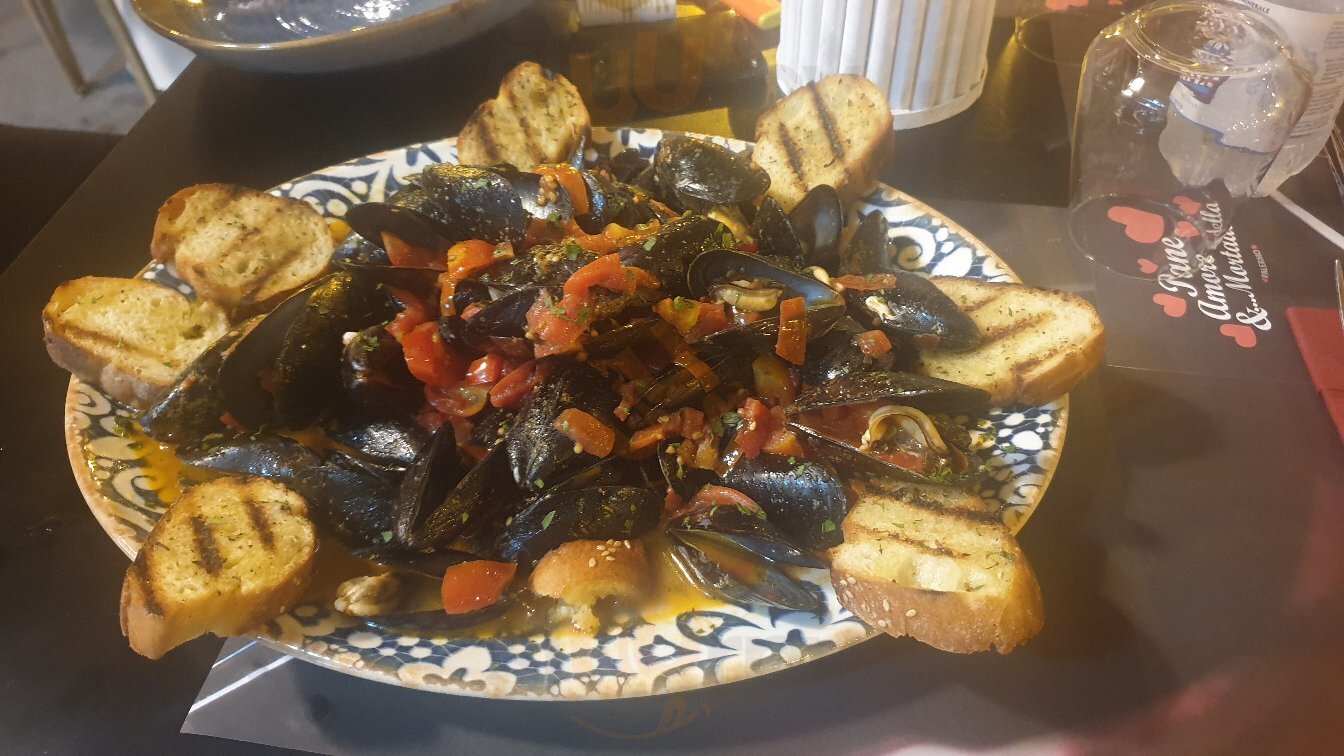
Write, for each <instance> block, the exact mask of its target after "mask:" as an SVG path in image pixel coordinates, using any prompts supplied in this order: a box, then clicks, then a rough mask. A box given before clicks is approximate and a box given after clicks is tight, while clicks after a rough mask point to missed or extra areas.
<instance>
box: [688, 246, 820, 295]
mask: <svg viewBox="0 0 1344 756" xmlns="http://www.w3.org/2000/svg"><path fill="white" fill-rule="evenodd" d="M742 279H745V280H753V279H759V280H763V281H773V282H775V283H778V284H780V285H781V286H783V287H784V289H785V292H786V294H785V297H802V298H803V299H804V300H806V302H807V306H808V307H809V308H813V307H822V306H826V305H843V302H842V301H841V299H840V295H839V294H836V293H835V290H834V289H832V288H831V287H829V286H827V285H826V284H824V283H822V282H821V281H818V280H817V279H815V278H813V277H811V276H809V275H806V274H803V273H795V272H793V271H790V270H786V269H785V268H783V267H781V266H780V265H778V264H776V263H773V262H771V261H770V260H767V259H765V258H764V257H762V256H760V255H749V254H747V253H745V252H734V251H732V250H727V249H715V250H710V251H708V252H705V253H704V254H701V255H699V256H698V257H696V258H695V259H694V260H692V261H691V264H690V266H689V267H688V268H687V270H686V285H687V286H688V287H689V288H690V291H691V294H692V295H693V296H695V297H696V298H697V299H699V298H701V297H706V296H708V295H709V293H710V289H712V288H713V287H714V285H715V284H720V283H725V282H728V281H735V280H742Z"/></svg>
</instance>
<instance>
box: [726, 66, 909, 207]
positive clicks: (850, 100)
mask: <svg viewBox="0 0 1344 756" xmlns="http://www.w3.org/2000/svg"><path fill="white" fill-rule="evenodd" d="M894 152H895V133H894V132H893V131H892V117H891V106H890V105H889V104H888V103H887V98H886V96H885V95H883V94H882V91H881V90H880V89H878V88H877V86H876V85H875V84H873V83H872V82H871V81H869V80H868V79H865V78H863V77H862V76H854V75H851V74H838V75H834V76H827V77H826V78H824V79H822V80H821V81H818V82H814V83H811V84H807V85H806V86H803V87H800V88H799V89H798V90H796V91H794V92H793V93H791V94H790V95H789V96H788V97H785V98H784V99H782V100H780V101H779V102H776V103H775V104H774V105H773V106H772V107H771V108H770V109H769V110H767V111H766V112H765V113H764V114H763V115H761V117H760V118H759V119H758V120H757V121H756V149H755V151H754V152H753V153H752V157H753V159H754V160H755V161H756V163H757V164H758V165H760V166H761V167H762V168H764V169H765V170H766V172H767V173H769V174H770V196H772V197H774V198H775V199H776V200H777V201H778V202H779V204H780V205H782V206H783V207H784V209H785V210H792V209H793V207H794V206H795V205H797V204H798V202H799V200H801V199H802V198H803V195H804V194H806V193H807V191H808V189H811V188H812V187H814V186H817V185H818V184H830V185H831V186H833V187H835V190H836V191H837V192H839V194H840V198H841V200H842V201H844V202H845V203H846V204H848V203H849V202H851V201H853V200H854V199H855V198H857V197H859V196H862V195H863V194H864V193H865V192H867V191H868V190H869V189H870V187H871V186H872V184H873V182H874V181H875V180H876V177H877V174H878V172H879V171H880V170H881V169H882V166H883V165H884V164H886V162H887V161H888V160H890V159H891V157H892V155H893V154H894Z"/></svg>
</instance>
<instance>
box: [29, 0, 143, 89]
mask: <svg viewBox="0 0 1344 756" xmlns="http://www.w3.org/2000/svg"><path fill="white" fill-rule="evenodd" d="M24 1H25V2H28V0H24ZM47 1H49V0H47ZM97 2H98V10H99V11H101V12H102V14H103V22H104V23H106V24H107V28H108V30H109V31H111V32H112V38H113V39H115V40H116V41H117V47H118V48H119V49H120V50H121V56H122V57H123V58H125V59H126V67H127V68H128V69H130V71H131V76H132V78H134V79H135V85H136V86H137V87H139V88H140V94H142V95H144V98H145V102H146V103H147V104H149V105H153V104H154V101H155V100H156V99H158V97H159V91H158V90H157V89H155V88H154V80H153V79H150V78H149V69H147V68H145V60H144V58H141V57H140V51H139V50H138V49H136V46H135V42H134V41H133V40H132V39H131V31H130V30H129V29H127V28H126V20H125V19H123V18H122V17H121V13H119V12H117V6H116V5H114V4H113V2H112V0H97Z"/></svg>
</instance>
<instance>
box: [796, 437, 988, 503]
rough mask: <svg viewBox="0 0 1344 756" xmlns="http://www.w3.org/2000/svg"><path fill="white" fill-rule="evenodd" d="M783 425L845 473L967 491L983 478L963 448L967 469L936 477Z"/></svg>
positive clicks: (979, 469) (978, 467)
mask: <svg viewBox="0 0 1344 756" xmlns="http://www.w3.org/2000/svg"><path fill="white" fill-rule="evenodd" d="M785 424H786V425H787V426H788V427H789V428H790V429H791V430H793V432H794V433H795V434H796V435H797V436H798V440H799V441H801V442H802V443H803V445H804V446H806V447H807V448H809V449H811V450H812V451H813V452H814V453H815V454H817V455H818V456H820V457H821V458H822V459H824V460H826V461H827V462H829V463H830V464H831V465H833V466H834V467H835V468H836V469H837V470H844V471H845V472H847V473H848V472H860V473H866V474H869V475H877V476H882V477H887V478H896V479H898V480H908V481H912V482H915V483H927V484H930V485H941V486H954V487H958V488H969V487H970V486H972V485H973V484H975V483H977V482H978V481H980V480H981V479H982V478H984V476H985V471H984V470H983V469H981V468H980V466H979V460H978V459H977V458H976V457H975V456H974V455H973V454H970V453H969V452H968V451H967V450H964V449H963V450H961V451H962V453H964V454H966V456H967V460H968V461H969V467H968V469H967V471H966V472H964V473H955V474H946V473H944V474H940V475H938V476H937V477H932V476H929V475H925V474H924V473H921V472H916V471H914V470H910V469H907V468H904V467H900V466H898V465H893V464H890V463H888V462H885V461H883V460H881V459H878V458H877V457H875V456H873V455H871V454H866V453H864V452H863V451H862V450H860V449H858V448H856V447H854V446H851V445H850V444H848V443H845V442H844V441H841V440H839V439H835V438H832V437H830V436H828V435H826V434H825V433H823V432H821V431H819V430H817V429H815V428H812V427H809V426H807V425H804V424H802V423H799V422H795V421H792V420H791V421H788V422H787V423H785ZM946 440H947V439H944V441H946Z"/></svg>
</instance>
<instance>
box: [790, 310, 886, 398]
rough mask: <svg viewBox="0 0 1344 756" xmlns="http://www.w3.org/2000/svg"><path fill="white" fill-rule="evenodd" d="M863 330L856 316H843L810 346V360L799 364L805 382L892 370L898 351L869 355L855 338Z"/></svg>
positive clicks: (822, 381)
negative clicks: (855, 318)
mask: <svg viewBox="0 0 1344 756" xmlns="http://www.w3.org/2000/svg"><path fill="white" fill-rule="evenodd" d="M863 332H864V328H863V326H861V325H859V324H858V322H857V321H855V320H854V319H853V318H851V317H848V316H846V317H843V318H840V320H839V321H838V322H836V324H835V327H834V328H832V329H831V330H829V331H827V332H826V335H824V336H822V337H821V338H819V339H817V340H816V341H814V342H813V343H811V344H809V345H808V347H807V361H806V362H804V363H803V364H802V365H799V366H798V375H799V377H800V378H802V379H803V382H804V383H807V384H809V385H812V386H817V385H820V384H823V383H826V382H827V381H830V380H833V379H835V378H839V377H840V376H842V375H849V374H850V373H862V372H866V371H870V370H890V369H891V367H892V365H893V363H894V352H895V350H893V351H889V352H887V353H885V354H882V355H879V356H877V357H868V356H867V355H865V354H864V353H863V350H862V349H860V348H859V344H858V342H857V341H855V338H856V337H857V336H858V335H859V334H861V333H863Z"/></svg>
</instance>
